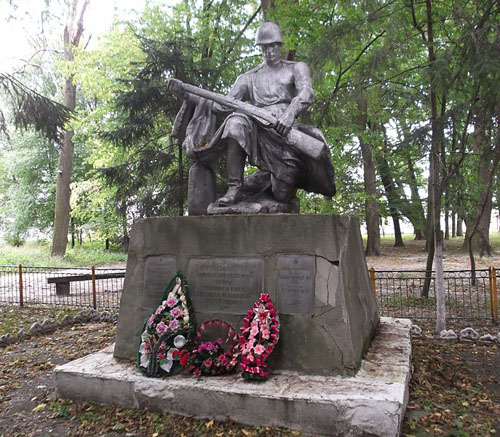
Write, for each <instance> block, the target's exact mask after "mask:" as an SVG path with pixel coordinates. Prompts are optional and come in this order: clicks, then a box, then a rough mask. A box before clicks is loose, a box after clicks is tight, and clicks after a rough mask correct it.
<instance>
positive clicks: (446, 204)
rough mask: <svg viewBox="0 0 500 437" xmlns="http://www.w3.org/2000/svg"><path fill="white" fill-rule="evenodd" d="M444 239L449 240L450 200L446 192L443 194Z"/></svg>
mask: <svg viewBox="0 0 500 437" xmlns="http://www.w3.org/2000/svg"><path fill="white" fill-rule="evenodd" d="M444 239H445V240H449V239H450V200H449V196H448V190H446V192H445V194H444Z"/></svg>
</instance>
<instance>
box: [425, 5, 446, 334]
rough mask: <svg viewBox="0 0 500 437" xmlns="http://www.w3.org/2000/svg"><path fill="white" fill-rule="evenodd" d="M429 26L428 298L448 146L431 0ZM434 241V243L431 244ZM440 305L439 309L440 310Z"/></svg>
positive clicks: (439, 262) (437, 286) (438, 288)
mask: <svg viewBox="0 0 500 437" xmlns="http://www.w3.org/2000/svg"><path fill="white" fill-rule="evenodd" d="M425 5H426V24H427V41H426V43H427V51H428V58H429V94H430V109H431V134H432V136H431V151H430V156H429V161H430V162H429V164H430V165H429V201H428V215H427V221H428V227H427V229H428V232H427V235H428V239H427V247H428V253H427V263H426V270H427V272H426V281H425V283H424V289H423V295H424V296H425V297H428V296H429V289H430V277H431V270H432V265H433V264H434V265H435V268H436V271H442V269H443V265H442V262H443V259H442V257H436V259H435V262H434V263H433V261H434V254H435V249H436V247H435V245H436V244H437V246H438V248H439V247H442V246H439V245H440V244H442V232H441V220H440V218H441V177H440V176H441V171H440V163H441V159H443V158H444V157H442V156H440V155H441V153H442V151H443V149H444V147H443V144H444V123H443V115H444V113H445V108H444V102H445V99H444V98H443V99H442V102H443V103H442V104H441V112H440V114H438V101H437V94H436V83H435V80H434V78H435V69H436V65H435V61H436V55H435V53H434V29H433V18H432V2H431V0H426V2H425ZM431 240H432V241H431ZM441 285H442V284H441V283H440V282H439V281H437V282H436V284H435V292H436V302H440V300H441V299H442V297H443V296H444V289H443V287H442V286H441ZM439 309H440V308H439V306H438V307H437V308H436V310H437V311H439ZM442 329H444V327H443V326H442V324H441V323H440V315H439V314H438V317H437V319H436V332H437V333H439V332H440V331H441V330H442Z"/></svg>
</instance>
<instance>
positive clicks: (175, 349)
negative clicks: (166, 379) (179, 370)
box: [167, 347, 179, 361]
mask: <svg viewBox="0 0 500 437" xmlns="http://www.w3.org/2000/svg"><path fill="white" fill-rule="evenodd" d="M176 351H177V352H178V351H179V349H177V348H175V347H172V348H170V349H169V350H168V352H167V360H169V361H171V360H173V359H174V357H173V356H172V354H173V353H174V352H176Z"/></svg>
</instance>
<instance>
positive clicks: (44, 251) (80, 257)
mask: <svg viewBox="0 0 500 437" xmlns="http://www.w3.org/2000/svg"><path fill="white" fill-rule="evenodd" d="M126 259H127V254H126V252H119V251H106V250H104V249H101V248H99V247H98V245H97V244H95V243H94V244H90V243H84V244H83V245H82V246H76V247H75V248H74V249H71V248H69V249H68V250H67V251H66V255H65V256H64V258H59V257H51V256H50V246H49V245H48V244H44V243H26V244H24V245H22V246H21V247H13V246H9V245H6V244H0V265H18V264H22V265H25V266H47V267H90V266H100V265H105V264H118V263H123V262H125V261H126Z"/></svg>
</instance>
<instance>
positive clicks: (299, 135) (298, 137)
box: [167, 79, 325, 159]
mask: <svg viewBox="0 0 500 437" xmlns="http://www.w3.org/2000/svg"><path fill="white" fill-rule="evenodd" d="M167 87H168V89H169V90H170V91H172V92H173V93H175V94H177V95H180V96H181V97H182V96H183V95H184V93H188V94H193V95H195V96H198V97H203V98H204V99H207V100H211V101H213V102H215V103H218V104H219V105H221V106H223V107H225V108H228V109H231V110H233V111H234V112H238V113H240V114H244V115H248V116H250V117H254V118H257V119H260V120H261V121H265V122H266V123H269V125H270V126H272V127H275V126H276V125H277V123H278V119H277V118H276V117H275V116H274V115H273V114H271V113H270V112H269V111H266V110H265V109H263V108H258V107H257V106H254V105H251V104H249V103H245V102H242V101H240V100H236V99H233V98H232V97H227V96H223V95H222V94H218V93H214V92H212V91H208V90H204V89H203V88H198V87H196V86H193V85H189V84H187V83H184V82H182V81H180V80H179V79H168V82H167ZM284 139H285V141H286V143H287V144H289V145H290V146H292V147H295V148H296V149H297V150H299V151H300V152H302V153H305V154H306V155H308V156H310V157H311V158H314V159H319V158H320V156H321V154H322V151H323V147H325V144H324V143H323V142H322V141H320V140H318V139H316V138H313V137H311V136H310V135H307V134H306V133H304V132H302V131H300V130H298V129H295V128H293V127H292V128H291V129H290V131H289V132H288V134H287V135H286V136H285V137H284Z"/></svg>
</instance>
